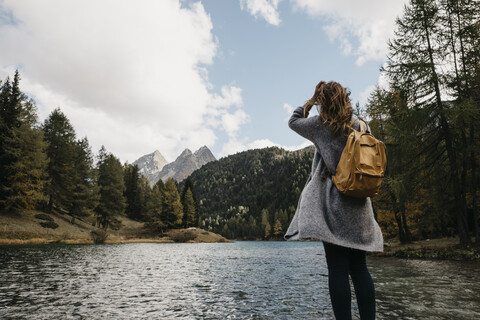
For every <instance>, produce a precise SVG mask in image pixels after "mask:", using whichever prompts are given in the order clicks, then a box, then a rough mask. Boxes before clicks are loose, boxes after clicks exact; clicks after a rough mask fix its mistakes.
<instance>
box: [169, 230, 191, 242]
mask: <svg viewBox="0 0 480 320" xmlns="http://www.w3.org/2000/svg"><path fill="white" fill-rule="evenodd" d="M169 237H170V239H172V240H173V241H175V242H187V241H190V240H194V239H195V238H196V237H197V236H196V235H195V232H192V231H184V232H181V231H175V232H171V233H170V234H169Z"/></svg>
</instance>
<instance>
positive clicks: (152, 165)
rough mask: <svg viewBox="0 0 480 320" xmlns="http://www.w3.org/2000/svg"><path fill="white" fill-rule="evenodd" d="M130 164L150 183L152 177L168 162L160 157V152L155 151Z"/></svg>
mask: <svg viewBox="0 0 480 320" xmlns="http://www.w3.org/2000/svg"><path fill="white" fill-rule="evenodd" d="M132 164H133V165H137V166H138V168H139V169H140V173H141V174H143V175H144V176H146V177H147V178H148V180H149V181H152V179H153V178H154V176H155V175H156V174H157V173H158V172H160V171H161V170H162V169H163V167H164V166H165V165H166V164H168V162H167V160H165V158H164V157H163V156H162V154H161V153H160V151H158V150H155V151H154V152H153V153H150V154H147V155H144V156H143V157H140V158H139V159H137V160H135V162H134V163H132Z"/></svg>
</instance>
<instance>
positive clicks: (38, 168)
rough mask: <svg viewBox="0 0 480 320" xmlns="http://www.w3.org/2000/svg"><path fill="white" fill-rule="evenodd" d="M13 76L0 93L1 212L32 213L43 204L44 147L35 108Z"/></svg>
mask: <svg viewBox="0 0 480 320" xmlns="http://www.w3.org/2000/svg"><path fill="white" fill-rule="evenodd" d="M19 82H20V76H19V73H18V70H17V71H16V73H15V77H14V81H13V84H12V85H11V86H10V83H9V80H8V79H7V80H6V81H5V84H4V85H3V86H2V87H1V89H0V91H1V92H0V172H1V173H0V181H1V182H0V208H3V209H5V210H19V209H34V208H35V207H36V205H37V204H38V203H39V202H40V201H42V200H44V194H43V189H44V185H45V183H46V181H47V176H46V171H45V169H46V164H47V161H46V156H45V144H44V142H43V140H42V138H43V135H42V131H41V130H40V128H39V127H38V125H37V114H36V107H35V104H34V102H33V101H32V100H29V99H28V98H27V96H26V95H25V94H23V93H22V92H21V91H20V87H19Z"/></svg>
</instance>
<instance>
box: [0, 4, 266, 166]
mask: <svg viewBox="0 0 480 320" xmlns="http://www.w3.org/2000/svg"><path fill="white" fill-rule="evenodd" d="M0 10H1V11H4V13H5V12H10V14H11V16H12V17H13V21H15V23H9V24H5V23H3V24H0V39H1V52H2V54H1V55H0V76H2V78H4V77H5V76H6V75H7V73H9V74H10V75H12V73H11V70H12V69H14V68H15V67H18V68H19V69H20V73H21V76H22V78H23V82H22V84H21V86H22V89H23V90H24V91H25V92H27V93H28V94H30V95H32V96H33V97H34V98H35V100H36V101H37V104H38V106H39V113H40V116H41V118H45V117H46V116H47V115H48V114H49V113H50V112H51V111H52V110H53V109H54V108H56V107H61V109H62V111H63V112H64V113H65V114H66V115H67V117H69V119H70V120H71V121H72V124H73V125H74V127H75V129H76V130H77V133H78V135H79V136H84V135H86V136H87V137H88V138H89V140H90V142H91V144H92V146H93V150H94V151H95V152H96V151H97V150H98V148H99V147H100V145H102V144H104V145H105V146H106V147H107V150H108V151H111V152H113V153H114V154H115V155H117V156H119V157H120V158H121V159H122V161H125V160H128V161H130V162H132V161H133V160H135V159H136V158H137V157H139V156H141V155H143V154H145V153H148V152H152V151H153V150H155V149H159V150H161V152H162V153H163V154H164V155H165V156H166V157H167V158H169V159H174V158H175V157H176V156H177V155H178V154H179V152H180V151H181V150H183V148H185V147H189V148H191V149H196V148H198V147H200V146H202V145H208V146H212V145H213V144H214V142H215V140H216V135H215V132H214V129H215V128H217V127H219V126H223V127H224V129H225V130H227V131H228V132H232V133H233V132H235V130H238V126H239V125H240V124H241V123H243V122H242V121H246V120H245V119H248V115H246V113H245V112H244V111H238V110H237V111H236V112H235V113H233V114H230V109H229V108H230V107H231V106H241V105H242V97H241V89H240V88H238V87H235V86H224V87H222V88H221V93H220V94H214V93H213V92H212V85H211V84H210V83H209V82H208V74H207V71H206V69H205V68H206V66H208V65H209V64H212V62H213V59H214V57H215V55H216V54H217V47H218V43H217V40H216V39H215V38H214V36H213V35H212V28H213V26H212V21H211V19H210V16H209V15H208V14H207V13H206V12H205V10H204V7H203V6H202V4H201V3H200V2H197V3H193V4H192V5H191V6H189V7H184V5H183V4H181V2H180V1H178V0H162V1H156V0H145V1H142V2H141V3H134V2H131V1H127V0H124V1H120V0H110V1H107V0H106V1H93V0H90V1H87V0H82V1H80V0H77V1H62V0H45V1H35V0H30V1H28V0H25V1H15V0H5V1H3V2H2V4H1V6H0ZM262 12H263V11H262ZM12 66H13V67H12ZM218 110H221V112H217V111H218ZM232 118H236V119H237V121H236V122H235V121H234V120H232Z"/></svg>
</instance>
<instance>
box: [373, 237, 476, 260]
mask: <svg viewBox="0 0 480 320" xmlns="http://www.w3.org/2000/svg"><path fill="white" fill-rule="evenodd" d="M371 256H374V257H395V258H399V259H408V260H411V259H417V260H450V261H480V247H479V246H475V245H474V244H472V245H471V246H468V247H461V246H460V245H459V239H458V237H452V238H438V239H426V240H419V241H412V242H411V243H405V244H402V243H399V242H392V243H388V242H387V243H386V244H385V247H384V251H383V252H375V253H372V254H371Z"/></svg>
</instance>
